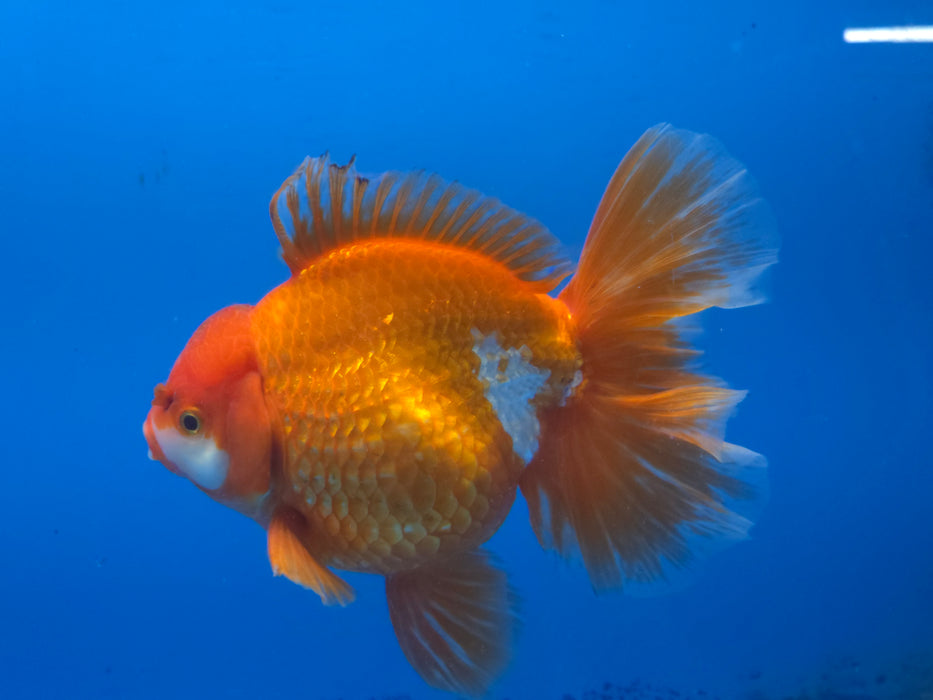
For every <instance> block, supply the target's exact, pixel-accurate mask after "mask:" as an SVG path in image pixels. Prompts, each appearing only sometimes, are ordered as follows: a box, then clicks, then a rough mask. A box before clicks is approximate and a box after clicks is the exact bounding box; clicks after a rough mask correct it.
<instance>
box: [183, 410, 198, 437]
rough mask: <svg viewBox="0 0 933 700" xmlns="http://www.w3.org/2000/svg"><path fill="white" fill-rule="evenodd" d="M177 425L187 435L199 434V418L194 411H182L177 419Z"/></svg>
mask: <svg viewBox="0 0 933 700" xmlns="http://www.w3.org/2000/svg"><path fill="white" fill-rule="evenodd" d="M178 425H179V426H181V429H182V430H184V431H185V432H186V433H188V434H189V435H197V434H198V433H199V432H201V417H200V416H199V415H198V414H197V413H196V412H194V411H184V412H183V413H182V414H181V417H180V418H179V419H178Z"/></svg>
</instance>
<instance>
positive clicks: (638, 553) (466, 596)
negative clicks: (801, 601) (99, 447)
mask: <svg viewBox="0 0 933 700" xmlns="http://www.w3.org/2000/svg"><path fill="white" fill-rule="evenodd" d="M555 194H556V193H555ZM270 214H271V218H272V224H273V228H274V230H275V233H276V236H277V238H278V241H279V243H280V245H281V253H282V257H283V259H284V261H285V263H286V264H287V265H288V267H289V269H290V272H291V275H290V277H289V279H287V280H286V281H285V282H284V283H282V284H281V285H280V286H278V287H276V288H275V289H273V290H272V291H270V292H269V293H268V294H267V295H265V296H264V297H263V298H262V299H260V300H259V301H258V302H257V303H255V304H253V305H248V304H238V305H233V306H229V307H226V308H224V309H221V310H220V311H218V312H216V313H215V314H213V315H212V316H210V317H209V318H208V319H207V320H206V321H204V322H203V323H202V324H201V326H200V327H199V328H198V329H197V330H196V331H195V333H194V334H193V335H192V337H191V338H190V340H189V341H188V343H187V344H186V346H185V347H184V349H183V350H182V352H181V354H180V355H179V356H178V358H177V360H176V362H175V364H174V366H173V367H172V369H171V372H170V373H169V376H168V379H167V380H166V381H165V383H163V384H159V385H157V386H156V387H155V391H154V398H153V401H152V405H151V408H150V410H149V413H148V415H147V417H146V419H145V422H144V425H143V432H144V435H145V438H146V441H147V443H148V446H149V451H150V458H153V459H156V460H158V461H159V462H161V463H162V464H163V465H164V466H165V467H167V468H168V469H169V470H170V471H171V472H174V473H175V474H178V475H180V476H183V477H185V478H187V479H188V480H190V481H191V482H193V483H194V484H195V486H197V487H198V488H199V489H200V490H202V491H203V492H205V493H206V494H207V495H209V496H210V497H211V498H213V499H214V500H215V501H218V502H219V503H221V504H223V505H226V506H228V507H230V508H234V509H236V510H237V511H239V512H241V513H243V514H244V515H246V516H248V517H250V518H252V519H253V520H255V521H256V522H257V523H258V524H259V525H261V526H262V527H263V528H264V529H265V531H266V538H267V554H268V559H269V562H270V564H271V568H272V571H273V573H274V574H276V575H281V576H284V577H286V578H287V579H289V580H291V581H293V582H294V583H296V584H298V585H300V586H303V587H305V588H307V589H310V590H312V591H314V592H315V593H317V594H318V596H320V598H321V600H322V601H323V603H324V604H328V605H334V604H336V605H347V604H349V603H350V602H352V601H353V599H354V597H355V593H354V591H353V589H352V587H351V586H350V584H349V583H348V582H347V581H346V580H345V578H343V577H342V576H341V574H340V572H359V573H368V574H377V575H381V576H383V577H385V590H386V599H387V603H388V608H389V616H390V619H391V622H392V624H393V627H394V630H395V632H396V636H397V638H398V642H399V644H400V646H401V649H402V651H403V652H404V654H405V656H406V657H407V659H408V660H409V662H410V663H411V665H412V666H413V667H414V668H415V670H416V671H417V672H418V673H419V674H420V675H421V676H422V677H423V679H424V680H425V681H426V682H427V683H429V684H430V685H432V686H434V687H437V688H440V689H443V690H446V691H450V692H452V693H457V694H461V695H469V696H476V695H480V694H482V693H484V692H486V691H487V690H488V688H489V687H490V686H491V685H492V684H493V683H494V682H495V681H496V680H497V679H498V678H499V677H500V676H501V675H502V674H503V673H504V671H505V669H506V668H507V665H508V663H509V659H510V654H511V648H512V646H513V637H514V634H515V628H516V619H517V616H516V609H515V604H516V603H515V601H516V596H515V595H514V593H513V592H512V590H511V588H510V586H509V583H508V580H507V577H506V575H505V573H504V570H503V568H502V566H501V565H500V564H499V563H498V560H497V559H494V558H493V557H492V556H491V555H490V554H488V553H487V552H486V551H485V550H484V549H482V548H481V547H482V545H484V544H485V543H486V542H487V540H489V539H490V537H492V535H493V534H494V533H495V532H496V531H497V530H498V529H499V527H500V526H501V525H502V523H503V521H504V520H505V519H506V516H507V515H508V513H509V511H510V510H511V508H512V505H513V503H514V502H515V499H516V497H517V494H518V492H519V491H521V493H522V494H523V496H524V498H525V499H526V500H527V503H528V508H529V513H530V519H531V526H532V528H533V530H534V532H535V533H536V535H537V538H538V540H539V542H540V543H541V545H542V546H543V547H545V548H547V549H552V550H556V552H558V553H559V554H560V555H561V556H565V557H576V558H578V559H579V560H581V561H582V565H583V567H584V568H585V570H586V572H587V574H588V576H589V579H590V581H591V583H592V586H593V588H594V589H595V590H596V591H597V592H602V591H606V590H611V589H617V588H620V587H622V586H623V585H627V584H628V583H630V582H646V581H653V580H657V579H660V578H663V577H664V575H665V571H666V569H667V567H670V566H674V567H678V566H681V565H684V564H686V563H687V562H688V561H689V560H690V559H691V558H692V556H693V552H692V551H691V542H692V541H693V539H694V538H696V537H699V538H707V539H709V540H711V541H718V540H733V539H741V538H743V537H744V536H745V535H746V533H747V532H748V529H749V528H750V526H751V522H750V521H749V520H748V519H747V518H745V517H744V516H742V515H740V514H739V513H738V512H737V511H736V510H735V509H734V508H732V506H731V501H732V500H738V499H742V498H746V497H749V496H750V491H751V487H750V484H751V483H752V481H753V479H752V476H753V475H754V474H756V473H759V472H760V471H761V469H763V468H764V458H763V457H761V456H760V455H758V454H757V453H754V452H752V451H751V450H748V449H745V448H741V447H738V446H737V445H733V444H730V443H728V442H726V441H725V438H724V429H725V421H726V419H727V418H728V416H729V414H730V413H731V412H732V410H733V408H734V407H735V406H736V404H737V403H738V402H739V401H740V400H741V399H742V398H743V396H744V393H743V392H740V391H735V390H732V389H729V388H728V387H727V386H725V385H724V384H723V383H722V382H721V381H720V380H718V379H716V378H714V377H710V376H707V375H706V374H704V373H703V372H702V371H701V369H700V368H699V367H698V366H697V354H698V351H697V350H695V349H694V348H693V347H692V346H691V345H690V343H688V342H687V339H686V338H685V334H684V331H685V328H686V327H687V326H686V325H685V319H688V318H689V317H691V316H693V315H694V314H697V313H698V312H701V311H703V310H704V309H708V308H710V307H714V306H717V307H722V308H735V307H741V306H747V305H751V304H755V303H758V302H761V301H763V300H764V294H763V292H762V291H761V284H760V279H761V277H762V274H763V273H764V271H765V270H766V269H767V268H768V267H769V266H771V265H772V264H773V263H775V262H776V260H777V238H776V233H775V227H774V224H773V223H772V219H771V217H770V215H769V210H768V207H767V205H766V204H765V202H764V201H763V200H762V198H761V197H760V196H759V195H758V193H757V189H756V187H755V185H754V183H753V182H752V180H751V178H750V176H749V175H748V173H747V172H746V170H745V168H744V167H743V166H742V165H740V164H739V163H738V162H737V161H736V160H734V159H733V158H732V157H730V156H729V155H728V154H727V153H726V152H725V151H724V149H723V148H722V146H720V145H719V143H718V142H717V141H715V140H714V139H712V138H711V137H709V136H705V135H697V134H693V133H691V132H687V131H682V130H677V129H674V128H673V127H671V126H669V125H665V124H662V125H658V126H656V127H653V128H652V129H649V130H648V131H647V132H645V133H644V135H643V136H642V137H641V138H640V139H639V140H638V141H637V142H636V143H635V145H634V146H633V147H632V149H631V150H630V151H629V152H628V154H627V155H625V157H624V158H623V160H622V161H621V163H620V165H619V166H618V169H617V170H616V172H615V174H614V175H613V177H612V178H611V180H610V182H609V184H608V186H607V188H606V190H605V192H604V194H603V197H602V199H601V201H600V203H599V205H598V208H597V210H596V214H595V216H594V218H593V221H592V225H591V227H590V229H589V232H588V234H587V237H586V240H585V243H584V246H583V248H582V253H581V255H580V258H579V261H578V263H577V264H576V266H574V265H573V264H572V263H571V261H570V260H569V259H568V257H567V256H566V255H565V254H564V253H563V252H562V248H561V245H560V243H559V242H558V240H557V239H556V238H555V237H554V236H553V235H552V234H551V233H550V232H549V231H548V230H547V229H546V228H545V227H544V226H543V225H542V224H540V223H538V222H537V221H536V220H534V219H532V218H530V217H528V216H526V215H524V214H522V213H519V212H518V211H515V210H514V209H511V208H509V207H507V206H505V205H504V204H502V203H501V202H499V201H498V200H496V199H493V198H490V197H486V196H484V195H482V194H480V193H479V192H477V191H474V190H471V189H469V188H467V187H465V186H463V185H461V184H458V183H456V182H448V181H445V180H443V179H442V178H441V177H439V176H438V175H433V174H427V173H424V172H414V173H409V174H405V173H401V172H386V173H383V174H380V175H376V176H364V175H363V174H361V173H359V172H358V171H357V170H356V166H355V159H351V160H350V162H349V163H348V164H347V165H343V166H339V165H337V164H335V163H333V162H331V161H330V159H329V157H328V156H327V155H324V156H322V157H319V158H313V159H312V158H307V159H306V160H305V161H304V162H303V163H302V164H301V165H300V166H299V167H298V169H297V170H296V171H295V173H294V174H293V175H291V177H289V178H288V179H287V180H286V181H285V182H284V184H283V185H282V186H281V187H280V188H279V190H278V191H277V192H276V193H275V195H274V196H273V197H272V201H271V204H270ZM568 278H569V279H568Z"/></svg>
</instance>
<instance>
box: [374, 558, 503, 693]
mask: <svg viewBox="0 0 933 700" xmlns="http://www.w3.org/2000/svg"><path fill="white" fill-rule="evenodd" d="M386 597H387V598H388V603H389V614H390V616H391V618H392V624H393V626H394V627H395V634H396V636H397V637H398V641H399V644H400V645H401V647H402V651H404V652H405V656H406V657H407V658H408V661H409V662H410V663H411V665H412V666H414V668H415V670H416V671H418V673H419V674H421V676H422V678H424V680H425V681H427V682H428V683H429V684H430V685H432V686H434V687H435V688H440V689H442V690H446V691H449V692H454V693H459V694H461V695H469V696H478V695H482V694H483V693H485V692H486V691H487V690H488V689H489V686H490V685H491V684H492V683H493V682H494V681H495V680H496V679H497V678H498V677H499V675H501V673H502V672H503V671H504V670H505V668H506V666H507V665H508V662H509V659H510V656H511V646H512V636H513V634H514V630H515V626H516V625H515V623H516V619H517V618H516V612H515V602H516V598H515V596H514V594H513V593H512V592H511V591H510V589H509V586H508V582H507V580H506V576H505V573H504V572H503V571H501V570H500V569H497V568H495V567H494V566H492V564H491V563H490V561H489V558H488V556H487V555H486V554H484V553H482V552H470V553H466V554H464V555H461V556H460V557H459V558H456V559H452V560H449V561H444V562H443V563H439V564H437V565H435V566H427V567H421V568H418V569H414V570H412V571H406V572H402V573H398V574H394V575H392V576H390V577H388V578H387V579H386Z"/></svg>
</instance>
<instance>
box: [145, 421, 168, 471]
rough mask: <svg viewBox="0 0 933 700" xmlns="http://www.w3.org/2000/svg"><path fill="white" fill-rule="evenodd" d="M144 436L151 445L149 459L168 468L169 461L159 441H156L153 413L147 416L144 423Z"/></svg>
mask: <svg viewBox="0 0 933 700" xmlns="http://www.w3.org/2000/svg"><path fill="white" fill-rule="evenodd" d="M143 436H144V437H145V438H146V443H147V444H148V445H149V459H151V460H153V461H154V462H161V463H162V464H164V465H166V466H168V460H166V459H165V454H164V453H163V452H162V448H161V447H160V446H159V441H158V440H156V436H155V431H154V430H153V428H152V411H150V412H149V415H147V416H146V420H144V421H143Z"/></svg>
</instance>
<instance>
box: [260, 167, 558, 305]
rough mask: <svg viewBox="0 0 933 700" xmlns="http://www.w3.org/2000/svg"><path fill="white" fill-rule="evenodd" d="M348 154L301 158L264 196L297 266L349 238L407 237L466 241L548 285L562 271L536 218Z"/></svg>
mask: <svg viewBox="0 0 933 700" xmlns="http://www.w3.org/2000/svg"><path fill="white" fill-rule="evenodd" d="M353 162H354V159H352V158H351V159H350V162H349V163H348V164H347V165H343V166H339V165H336V164H334V163H331V162H330V160H329V158H328V156H327V154H326V153H325V154H324V155H323V156H321V157H320V158H306V159H305V161H304V162H303V163H302V164H301V165H300V166H299V168H298V169H297V170H296V171H295V173H294V174H293V175H292V176H291V177H289V178H288V179H287V180H286V181H285V182H284V183H283V184H282V186H281V187H280V188H279V190H278V192H276V193H275V194H274V195H273V197H272V202H271V203H270V205H269V211H270V214H271V216H272V225H273V226H274V227H275V233H276V235H277V236H278V237H279V242H280V243H281V244H282V257H283V258H284V259H285V262H286V263H287V264H288V267H289V268H290V269H291V271H292V274H297V273H298V272H300V271H301V270H303V269H305V268H306V267H307V266H308V264H309V263H311V261H313V260H314V259H315V258H317V257H319V256H320V255H322V254H324V253H326V252H328V251H331V250H334V249H336V248H340V247H342V246H345V245H348V244H350V243H353V242H355V241H360V240H367V239H374V238H407V239H417V240H424V241H432V242H435V243H442V244H449V245H452V246H459V247H463V248H468V249H470V250H473V251H476V252H478V253H482V254H484V255H487V256H489V257H490V258H492V259H494V260H497V261H498V262H500V263H502V264H503V265H505V266H507V267H508V268H509V269H510V270H511V271H512V272H513V273H515V275H516V276H518V277H519V278H520V279H523V280H525V281H528V282H535V283H538V284H539V285H541V287H542V289H543V291H550V290H551V289H553V288H554V287H556V286H557V285H558V284H560V282H561V281H562V280H563V279H564V278H565V277H567V275H568V274H570V272H571V271H572V270H571V265H570V262H569V261H568V260H567V259H566V258H564V256H562V255H561V254H560V245H559V243H558V241H557V239H556V238H555V237H554V236H553V235H552V234H551V233H550V232H549V231H548V230H547V229H546V228H545V227H544V226H542V225H541V224H540V223H538V222H537V221H535V220H534V219H532V218H530V217H528V216H525V215H524V214H521V213H519V212H517V211H515V210H514V209H510V208H508V207H506V206H505V205H503V204H502V203H501V202H499V200H497V199H493V198H492V197H485V196H483V195H482V194H480V193H479V192H476V191H475V190H471V189H467V188H466V187H463V186H462V185H459V184H457V183H456V182H453V183H448V182H445V181H444V180H443V179H441V178H440V177H439V176H437V175H432V174H428V173H425V172H414V173H398V172H386V173H382V174H381V175H377V176H374V177H364V176H362V175H360V174H359V173H358V172H357V170H356V168H355V167H354V164H353Z"/></svg>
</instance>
